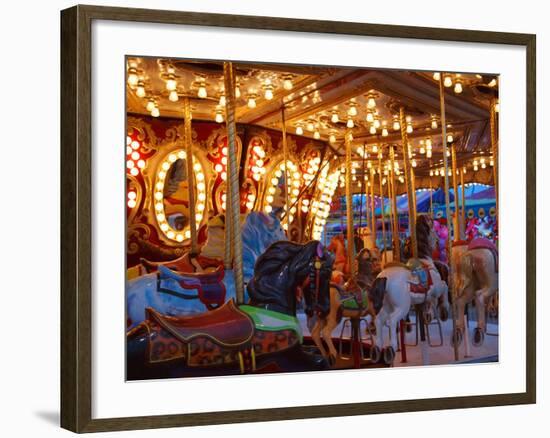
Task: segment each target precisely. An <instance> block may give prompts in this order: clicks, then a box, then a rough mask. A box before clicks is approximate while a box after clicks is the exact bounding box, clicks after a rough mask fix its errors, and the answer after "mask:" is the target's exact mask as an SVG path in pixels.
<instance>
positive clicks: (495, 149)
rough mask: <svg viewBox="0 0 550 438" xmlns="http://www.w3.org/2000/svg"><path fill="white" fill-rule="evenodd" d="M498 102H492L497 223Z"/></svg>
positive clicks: (491, 119) (492, 144) (492, 140)
mask: <svg viewBox="0 0 550 438" xmlns="http://www.w3.org/2000/svg"><path fill="white" fill-rule="evenodd" d="M496 104H497V100H496V99H495V98H493V99H492V100H491V115H490V122H491V146H492V150H493V182H494V184H495V201H496V210H497V222H498V218H499V209H498V132H497V112H496Z"/></svg>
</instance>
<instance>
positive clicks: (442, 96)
mask: <svg viewBox="0 0 550 438" xmlns="http://www.w3.org/2000/svg"><path fill="white" fill-rule="evenodd" d="M439 76H440V79H439V104H440V107H441V141H442V145H443V168H444V171H445V178H444V183H445V214H446V216H447V223H448V224H449V218H450V216H451V214H450V209H449V164H448V163H447V122H446V121H445V89H444V88H443V75H442V74H440V75H439ZM447 255H448V260H449V261H450V263H449V289H450V290H451V292H452V294H453V308H452V309H451V318H452V321H453V338H454V336H455V333H456V318H460V317H462V315H457V314H456V308H455V305H456V296H455V288H454V283H453V274H454V273H453V263H452V260H451V257H452V243H451V239H449V238H448V239H447ZM453 348H454V355H455V360H458V343H457V342H453Z"/></svg>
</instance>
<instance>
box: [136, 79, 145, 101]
mask: <svg viewBox="0 0 550 438" xmlns="http://www.w3.org/2000/svg"><path fill="white" fill-rule="evenodd" d="M136 95H137V96H138V97H145V85H143V82H141V81H139V82H138V85H137V88H136Z"/></svg>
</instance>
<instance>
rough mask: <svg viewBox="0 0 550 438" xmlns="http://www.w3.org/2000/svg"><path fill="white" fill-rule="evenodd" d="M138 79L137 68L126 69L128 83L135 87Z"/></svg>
mask: <svg viewBox="0 0 550 438" xmlns="http://www.w3.org/2000/svg"><path fill="white" fill-rule="evenodd" d="M138 81H139V77H138V75H137V70H136V69H135V68H134V67H130V68H129V69H128V85H130V86H132V87H135V86H136V85H137V83H138Z"/></svg>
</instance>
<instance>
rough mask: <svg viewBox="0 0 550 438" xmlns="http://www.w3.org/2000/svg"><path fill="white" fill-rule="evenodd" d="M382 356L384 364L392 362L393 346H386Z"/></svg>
mask: <svg viewBox="0 0 550 438" xmlns="http://www.w3.org/2000/svg"><path fill="white" fill-rule="evenodd" d="M383 356H384V363H385V364H386V365H391V364H392V363H393V360H394V359H395V350H394V349H393V347H391V346H390V347H386V348H384V351H383Z"/></svg>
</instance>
